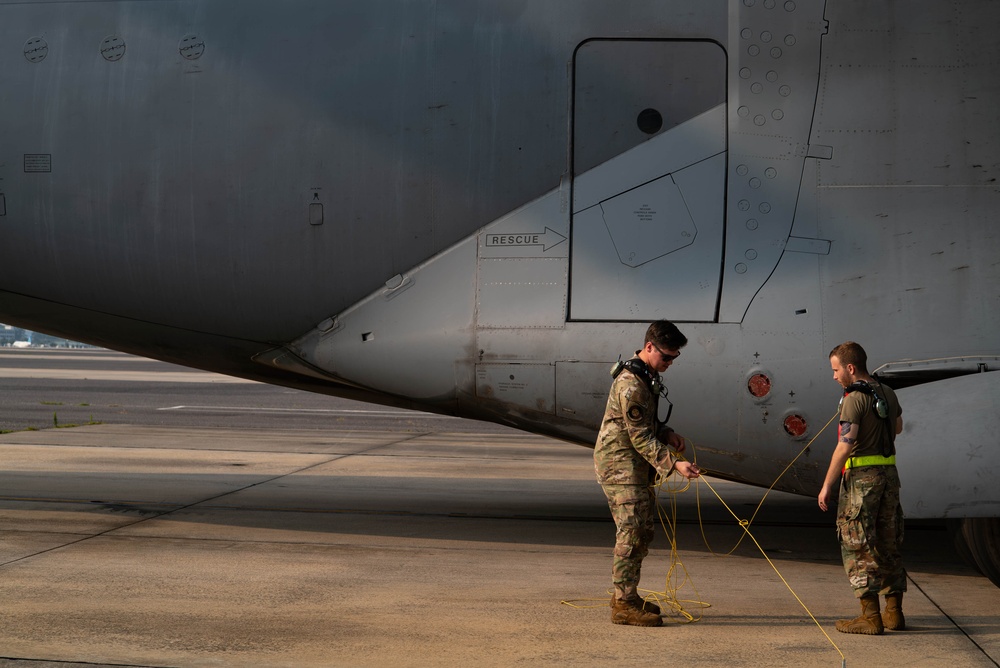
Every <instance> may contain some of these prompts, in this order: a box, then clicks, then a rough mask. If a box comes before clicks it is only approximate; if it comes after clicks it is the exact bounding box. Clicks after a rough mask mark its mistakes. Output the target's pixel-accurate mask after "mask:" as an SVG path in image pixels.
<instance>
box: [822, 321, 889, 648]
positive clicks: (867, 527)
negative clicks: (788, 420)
mask: <svg viewBox="0 0 1000 668" xmlns="http://www.w3.org/2000/svg"><path fill="white" fill-rule="evenodd" d="M867 364H868V357H867V355H866V354H865V351H864V349H863V348H862V347H861V346H860V345H858V344H857V343H854V342H853V341H848V342H846V343H843V344H841V345H839V346H837V347H836V348H834V349H833V350H832V351H831V352H830V366H831V368H832V369H833V372H834V376H833V377H834V379H835V380H836V381H837V382H839V383H840V384H841V385H842V386H843V387H844V389H845V393H844V398H843V400H842V401H841V407H840V430H839V436H838V443H837V448H836V449H835V450H834V452H833V456H832V457H831V460H830V468H829V470H828V471H827V475H826V479H825V481H824V483H823V489H822V490H821V491H820V493H819V507H820V508H821V509H822V510H826V509H827V507H828V505H829V503H830V502H831V500H832V498H833V491H834V488H835V487H839V488H840V489H839V492H840V496H839V503H838V508H837V536H838V538H839V540H840V551H841V556H842V557H843V560H844V570H845V571H846V572H847V577H848V580H849V582H850V583H851V587H853V588H854V593H855V595H856V596H857V597H858V598H859V599H861V615H860V616H859V617H857V618H856V619H845V620H840V621H838V622H837V630H838V631H841V632H843V633H863V634H867V635H882V633H883V632H884V629H890V630H902V629H904V628H906V621H905V619H904V617H903V609H902V604H903V592H905V591H906V570H905V569H904V568H903V560H902V557H901V556H900V546H901V545H902V542H903V511H902V508H901V506H900V503H899V486H900V485H899V473H898V472H897V471H896V449H895V436H896V434H898V433H900V432H901V431H902V429H903V418H902V413H903V411H902V409H901V408H900V407H899V401H898V399H897V398H896V394H895V393H894V392H893V391H892V389H891V388H889V387H886V386H885V385H883V384H881V383H880V382H879V381H877V380H875V379H874V378H872V376H871V375H870V374H869V373H868V369H867ZM879 594H884V595H885V602H886V605H885V614H884V615H883V614H882V613H881V611H880V609H879Z"/></svg>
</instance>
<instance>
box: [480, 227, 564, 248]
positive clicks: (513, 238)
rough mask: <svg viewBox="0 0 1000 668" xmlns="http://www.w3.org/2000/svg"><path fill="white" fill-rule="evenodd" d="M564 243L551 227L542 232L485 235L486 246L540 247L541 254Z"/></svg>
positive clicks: (561, 236) (561, 237)
mask: <svg viewBox="0 0 1000 668" xmlns="http://www.w3.org/2000/svg"><path fill="white" fill-rule="evenodd" d="M564 241H566V237H564V236H563V235H561V234H559V233H558V232H556V231H555V230H553V229H552V228H551V227H548V226H546V228H545V231H544V232H541V233H539V232H515V233H512V234H487V235H486V245H487V246H508V247H510V246H541V247H542V252H545V251H547V250H549V249H550V248H553V247H555V246H558V245H559V244H561V243H562V242H564Z"/></svg>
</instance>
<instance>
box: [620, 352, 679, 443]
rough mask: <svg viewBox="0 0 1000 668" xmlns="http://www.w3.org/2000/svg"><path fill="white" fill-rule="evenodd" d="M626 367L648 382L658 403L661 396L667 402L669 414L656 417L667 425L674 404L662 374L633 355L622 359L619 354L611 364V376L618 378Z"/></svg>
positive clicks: (661, 423)
mask: <svg viewBox="0 0 1000 668" xmlns="http://www.w3.org/2000/svg"><path fill="white" fill-rule="evenodd" d="M625 369H628V370H629V371H631V372H632V374H633V375H635V376H636V377H638V378H640V379H641V380H642V382H644V383H645V384H646V387H648V388H649V391H650V392H652V393H653V396H654V397H656V398H657V404H658V403H659V399H661V398H662V399H664V400H665V401H666V402H667V416H666V417H665V418H664V419H662V420H660V419H659V417H657V418H656V421H657V423H659V424H660V425H661V426H662V425H666V424H667V422H669V421H670V414H671V413H673V412H674V404H673V403H672V402H671V401H670V399H668V398H667V386H666V385H664V384H663V380H662V379H661V378H660V374H658V373H655V372H654V371H653V370H652V369H650V368H649V365H647V364H646V363H645V362H643V361H642V360H640V359H636V358H634V357H633V358H632V359H627V360H625V361H622V357H621V355H619V356H618V361H617V362H615V363H614V364H612V365H611V377H612V378H617V377H618V375H619V374H620V373H621V372H622V371H624V370H625ZM657 414H658V411H657Z"/></svg>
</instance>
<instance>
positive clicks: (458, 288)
mask: <svg viewBox="0 0 1000 668" xmlns="http://www.w3.org/2000/svg"><path fill="white" fill-rule="evenodd" d="M475 263H476V238H475V237H470V238H469V239H467V240H465V241H464V242H462V243H460V244H458V245H456V246H454V247H452V248H450V249H449V250H447V251H445V252H443V253H441V254H440V255H438V256H437V257H435V258H433V259H431V260H429V261H428V262H426V263H424V264H422V265H420V266H419V267H416V268H414V269H413V270H412V271H410V272H407V274H406V275H405V276H403V275H399V276H394V277H392V278H391V279H389V281H387V283H386V285H385V286H383V287H382V288H380V289H379V290H377V291H376V292H374V293H373V294H371V295H369V296H368V297H367V298H366V299H364V300H362V301H361V302H359V303H358V304H356V305H355V306H353V307H351V308H350V309H348V310H346V311H344V312H343V313H340V314H337V315H335V316H332V317H331V318H329V319H327V320H324V321H323V322H321V323H320V324H319V326H317V327H316V328H315V329H313V330H311V331H310V332H308V333H307V334H305V335H304V336H302V337H300V338H299V339H297V340H296V341H294V342H292V343H291V344H289V345H288V348H289V349H290V350H291V351H292V352H293V353H294V354H295V355H296V356H298V357H299V358H301V359H302V360H304V361H305V362H307V363H308V364H310V365H312V366H314V367H316V368H318V369H321V370H323V371H326V372H327V373H329V374H330V375H331V376H333V377H334V378H337V379H342V380H344V381H346V382H348V383H351V384H355V385H359V386H363V387H366V388H370V389H374V390H378V391H380V392H385V393H388V394H392V395H397V396H402V397H420V398H421V399H423V400H425V401H428V402H431V403H438V402H447V401H450V400H453V399H454V398H455V396H456V394H457V393H458V392H461V391H463V390H464V391H467V392H468V391H471V388H470V387H464V386H463V383H462V381H461V380H460V377H459V376H460V374H459V372H458V371H457V366H458V365H460V363H461V361H462V358H463V356H464V357H465V358H469V357H471V347H472V344H473V320H474V307H475V283H474V282H472V281H468V280H456V277H460V276H472V275H473V274H474V272H475V266H476V265H475ZM462 351H464V355H463V354H462Z"/></svg>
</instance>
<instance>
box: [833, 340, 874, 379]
mask: <svg viewBox="0 0 1000 668" xmlns="http://www.w3.org/2000/svg"><path fill="white" fill-rule="evenodd" d="M830 357H836V358H837V359H838V360H840V363H841V364H853V365H854V369H855V370H856V371H857V372H858V373H863V374H867V373H868V353H866V352H865V349H864V348H862V347H861V344H858V343H855V342H854V341H845V342H844V343H841V344H840V345H839V346H837V347H836V348H834V349H833V350H831V351H830Z"/></svg>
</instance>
